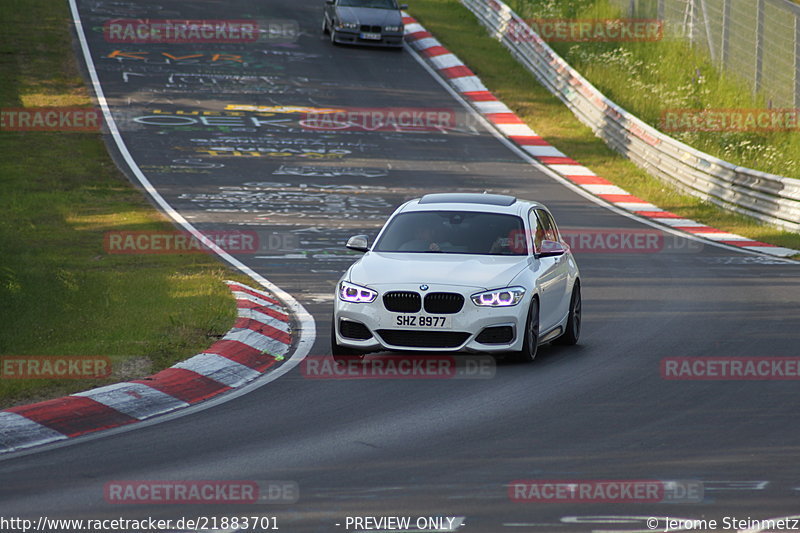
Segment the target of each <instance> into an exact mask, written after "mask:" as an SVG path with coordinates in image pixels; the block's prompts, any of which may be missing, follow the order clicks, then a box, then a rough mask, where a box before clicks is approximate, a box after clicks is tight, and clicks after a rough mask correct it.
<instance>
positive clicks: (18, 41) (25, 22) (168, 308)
mask: <svg viewBox="0 0 800 533" xmlns="http://www.w3.org/2000/svg"><path fill="white" fill-rule="evenodd" d="M0 21H2V22H0V24H2V30H1V31H0V107H4V108H6V107H32V106H89V105H91V104H92V102H91V99H90V97H89V94H88V92H87V89H86V87H85V84H84V82H83V80H82V78H81V76H80V75H79V72H78V70H77V68H76V65H75V60H74V58H73V53H72V48H71V45H70V36H69V29H68V28H69V27H68V23H69V15H68V9H67V3H66V2H63V1H54V0H24V1H20V0H5V1H4V2H2V3H0ZM0 186H2V194H0V213H2V216H0V354H2V355H6V356H11V355H63V356H67V355H69V356H73V355H78V356H108V357H110V358H111V359H112V366H113V370H114V374H113V375H112V378H111V379H105V380H15V379H0V406H3V407H8V406H10V405H16V404H20V403H26V402H28V401H32V400H40V399H44V398H49V397H56V396H59V395H62V394H67V393H71V392H75V391H78V390H84V389H87V388H90V387H94V386H98V385H102V384H105V383H109V382H112V381H117V380H120V379H130V378H134V377H140V376H144V375H147V374H149V373H152V372H155V371H158V370H160V369H162V368H165V367H167V366H170V365H172V364H174V363H175V362H177V361H179V360H181V359H184V358H186V357H189V356H191V355H193V354H195V353H197V352H198V351H201V350H202V349H204V348H206V347H208V346H209V345H210V344H211V343H212V342H213V341H214V340H215V339H216V338H218V336H219V335H221V334H224V332H225V331H227V330H228V329H229V327H230V326H231V325H232V323H233V321H234V319H235V314H236V312H235V304H234V301H233V299H232V298H231V296H230V292H229V291H228V289H227V287H226V286H225V285H224V284H223V283H222V280H224V279H226V278H230V277H232V278H234V279H239V280H242V281H245V280H246V278H245V277H243V276H237V275H236V274H233V273H232V272H231V271H229V270H227V269H226V268H225V267H224V266H223V265H222V264H221V263H220V262H219V261H218V260H216V259H215V258H214V257H212V256H210V255H206V254H185V255H109V254H107V253H106V252H105V251H104V248H103V236H104V233H105V232H107V231H111V230H153V231H172V230H174V227H173V226H172V225H171V224H169V223H168V222H167V220H166V218H165V217H164V216H163V215H161V214H160V213H159V212H157V211H155V210H154V209H153V207H152V206H151V205H150V204H149V203H148V201H147V200H146V199H145V197H144V196H143V194H142V193H141V192H140V191H138V190H137V189H135V188H134V187H133V186H132V185H131V184H130V183H129V182H128V181H127V179H126V178H125V177H124V176H123V175H122V174H121V173H120V172H119V171H118V170H117V168H116V167H115V166H114V164H113V162H112V161H111V159H110V158H109V156H108V154H107V152H106V149H105V146H104V144H103V142H102V139H101V137H100V135H99V134H96V133H43V132H20V133H14V132H9V131H0Z"/></svg>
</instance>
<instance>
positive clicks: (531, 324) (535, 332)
mask: <svg viewBox="0 0 800 533" xmlns="http://www.w3.org/2000/svg"><path fill="white" fill-rule="evenodd" d="M538 349H539V298H537V297H535V296H534V298H533V301H532V302H531V306H530V308H529V309H528V320H527V321H526V322H525V337H524V339H523V341H522V350H520V351H519V352H516V353H514V354H513V356H512V359H513V360H514V361H516V362H518V363H530V362H532V361H533V360H534V359H536V352H537V351H538Z"/></svg>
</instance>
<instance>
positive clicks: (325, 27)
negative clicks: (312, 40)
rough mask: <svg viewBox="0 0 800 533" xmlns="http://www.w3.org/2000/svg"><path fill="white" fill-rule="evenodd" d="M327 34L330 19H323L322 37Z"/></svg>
mask: <svg viewBox="0 0 800 533" xmlns="http://www.w3.org/2000/svg"><path fill="white" fill-rule="evenodd" d="M326 33H328V19H327V18H325V17H322V35H325V34H326Z"/></svg>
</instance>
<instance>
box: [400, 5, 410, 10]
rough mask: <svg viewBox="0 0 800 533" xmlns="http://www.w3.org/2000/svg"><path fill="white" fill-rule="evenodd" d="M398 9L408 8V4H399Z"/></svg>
mask: <svg viewBox="0 0 800 533" xmlns="http://www.w3.org/2000/svg"><path fill="white" fill-rule="evenodd" d="M400 9H403V10H405V9H408V4H400Z"/></svg>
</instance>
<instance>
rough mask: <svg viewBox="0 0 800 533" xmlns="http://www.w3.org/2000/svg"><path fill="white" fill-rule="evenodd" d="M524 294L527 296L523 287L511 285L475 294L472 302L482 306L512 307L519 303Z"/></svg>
mask: <svg viewBox="0 0 800 533" xmlns="http://www.w3.org/2000/svg"><path fill="white" fill-rule="evenodd" d="M523 296H525V289H524V288H523V287H509V288H507V289H495V290H492V291H486V292H479V293H477V294H473V295H472V296H470V298H471V299H472V303H474V304H475V305H478V306H481V307H510V306H512V305H517V304H518V303H519V301H520V300H522V297H523Z"/></svg>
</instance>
